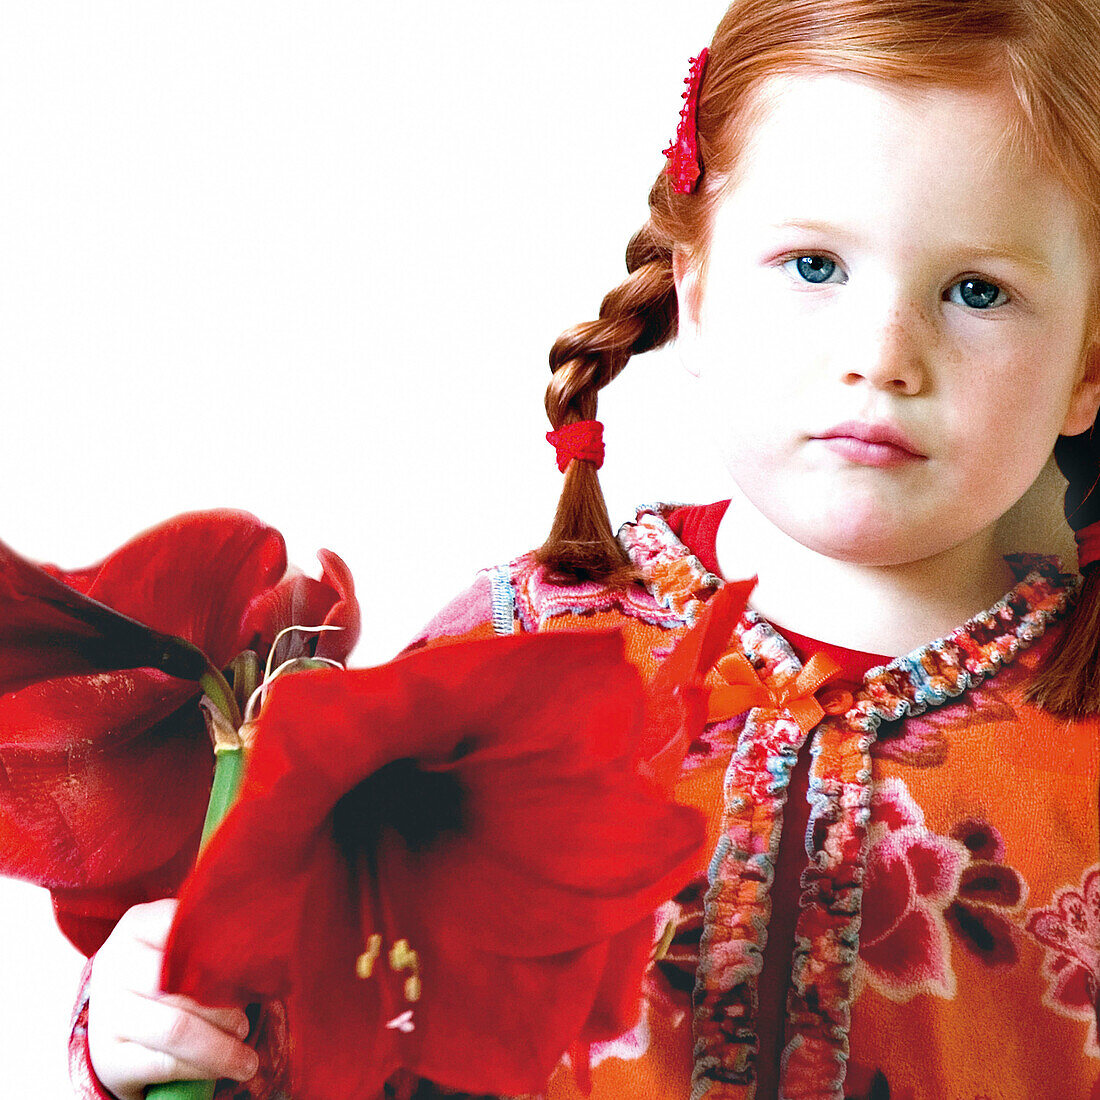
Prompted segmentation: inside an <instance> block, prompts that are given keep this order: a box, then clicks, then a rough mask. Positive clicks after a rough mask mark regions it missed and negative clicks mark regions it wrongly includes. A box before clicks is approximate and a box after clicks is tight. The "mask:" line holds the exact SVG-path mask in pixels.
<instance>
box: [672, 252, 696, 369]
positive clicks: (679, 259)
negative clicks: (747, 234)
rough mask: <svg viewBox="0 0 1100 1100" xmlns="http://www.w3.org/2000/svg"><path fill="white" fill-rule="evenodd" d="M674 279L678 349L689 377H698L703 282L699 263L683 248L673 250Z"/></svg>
mask: <svg viewBox="0 0 1100 1100" xmlns="http://www.w3.org/2000/svg"><path fill="white" fill-rule="evenodd" d="M672 277H673V278H674V279H675V280H676V306H677V311H678V316H679V320H678V322H677V325H678V328H677V335H676V346H677V348H678V349H679V352H680V361H681V362H682V363H683V364H684V369H685V370H686V371H687V372H688V374H691V375H693V376H694V377H696V378H698V377H699V365H698V363H697V361H696V355H695V339H696V337H697V336H698V335H699V313H700V309H701V306H702V301H701V299H702V283H701V280H700V277H699V267H698V264H696V262H695V261H694V260H693V259H692V257H691V256H689V255H688V253H687V252H685V251H684V250H683V249H682V248H679V247H677V248H674V249H673V251H672Z"/></svg>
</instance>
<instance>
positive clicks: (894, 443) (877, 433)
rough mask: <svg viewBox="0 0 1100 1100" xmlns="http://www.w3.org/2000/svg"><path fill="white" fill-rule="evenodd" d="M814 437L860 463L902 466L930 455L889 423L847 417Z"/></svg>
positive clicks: (843, 455)
mask: <svg viewBox="0 0 1100 1100" xmlns="http://www.w3.org/2000/svg"><path fill="white" fill-rule="evenodd" d="M811 439H814V440H817V441H818V442H820V443H823V444H824V445H825V447H826V448H827V449H828V450H830V451H832V452H833V453H834V454H838V455H840V456H841V457H842V458H845V459H847V460H848V461H850V462H854V463H856V464H857V465H860V466H880V467H881V466H900V465H903V464H905V463H909V462H918V461H922V460H924V459H926V458H927V457H928V456H927V455H926V454H924V453H923V452H922V451H921V450H919V449H918V447H917V445H916V444H915V443H913V441H912V440H911V439H910V438H909V437H908V436H907V435H906V434H905V433H904V432H903V431H902V430H901V429H900V428H898V427H896V426H895V425H893V424H888V423H878V424H868V423H865V422H863V421H859V420H847V421H845V422H844V423H843V424H837V425H836V426H835V427H833V428H829V429H828V430H826V431H824V432H820V433H819V434H817V435H814V436H811Z"/></svg>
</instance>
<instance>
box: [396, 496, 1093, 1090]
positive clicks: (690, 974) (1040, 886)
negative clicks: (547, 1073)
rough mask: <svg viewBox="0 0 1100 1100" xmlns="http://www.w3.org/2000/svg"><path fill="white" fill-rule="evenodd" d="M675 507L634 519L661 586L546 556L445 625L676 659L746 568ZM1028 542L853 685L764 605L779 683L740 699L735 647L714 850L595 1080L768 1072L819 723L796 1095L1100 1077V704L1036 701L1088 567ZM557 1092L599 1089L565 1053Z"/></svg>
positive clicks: (641, 1085)
mask: <svg viewBox="0 0 1100 1100" xmlns="http://www.w3.org/2000/svg"><path fill="white" fill-rule="evenodd" d="M670 510H671V509H669V508H667V507H663V506H656V507H653V508H644V509H642V510H640V511H639V513H638V516H637V518H636V520H635V521H634V522H633V523H630V524H627V525H626V526H625V527H624V528H623V529H622V531H621V532H620V540H621V541H622V543H623V545H624V546H625V547H626V548H627V551H628V553H629V554H630V557H631V559H632V561H633V563H634V565H635V566H636V567H637V568H638V570H639V572H640V574H641V576H642V578H643V580H644V586H642V585H639V586H635V587H634V588H632V589H631V590H629V591H627V592H613V591H610V590H608V589H606V588H603V587H601V586H599V585H596V584H587V585H580V586H577V587H572V588H561V587H557V586H554V585H551V584H548V583H547V581H546V579H545V576H544V574H543V572H542V570H541V569H540V568H539V567H537V566H536V565H535V564H534V562H533V560H532V559H531V557H530V556H527V557H523V558H520V559H518V560H516V561H514V562H512V563H511V564H510V565H508V566H505V567H500V568H498V569H496V570H493V571H490V572H489V573H487V574H485V575H484V576H483V577H482V578H481V579H480V580H479V581H478V583H477V584H476V585H475V586H474V588H473V589H471V590H470V592H469V593H467V594H466V595H465V596H464V597H462V598H460V599H459V600H458V601H456V602H455V603H454V604H452V605H451V607H449V608H448V609H446V610H445V611H444V612H442V613H441V614H440V615H439V616H438V617H437V618H436V619H435V620H434V621H433V622H432V623H431V624H429V626H428V628H427V629H426V630H425V632H424V634H423V635H422V636H421V638H420V639H418V644H438V643H439V642H441V641H451V640H454V639H455V638H457V637H478V636H485V635H488V634H490V633H494V632H495V633H511V632H513V631H536V630H537V631H545V630H571V631H579V630H601V629H611V628H615V629H620V630H622V631H623V634H624V635H625V638H626V642H627V652H628V654H629V655H630V657H631V659H632V660H633V661H634V662H635V664H636V665H637V666H638V667H639V669H640V670H641V671H642V673H643V675H645V676H652V675H653V673H654V671H655V670H656V668H657V667H658V665H659V663H660V661H661V660H662V657H663V656H664V655H665V654H667V653H668V652H669V650H670V648H671V647H672V645H673V644H674V642H675V641H676V639H677V638H678V637H679V636H680V634H682V633H683V632H684V630H686V628H687V626H688V625H690V623H692V622H693V621H694V619H695V617H696V616H697V614H698V613H699V611H700V610H701V609H702V608H703V607H704V606H705V604H706V601H707V599H708V598H709V597H710V596H711V595H712V594H713V593H714V592H715V591H717V589H718V588H719V587H720V586H721V584H722V581H721V579H720V578H719V577H717V576H715V575H713V574H711V573H708V572H707V570H706V569H705V568H704V567H703V565H702V564H701V563H700V561H699V560H698V559H697V558H696V557H695V555H694V554H693V553H692V552H691V550H690V549H689V548H688V547H686V546H684V545H683V543H682V542H681V541H680V540H679V538H678V537H677V536H676V535H675V534H674V533H673V531H672V530H671V529H670V527H669V525H668V523H667V522H666V521H665V516H666V515H667V514H668V513H669V511H670ZM1010 564H1011V565H1012V566H1013V568H1014V570H1015V571H1016V572H1017V575H1018V577H1019V583H1018V584H1017V585H1016V587H1014V588H1013V589H1012V590H1011V591H1010V592H1009V593H1008V594H1007V595H1006V596H1005V597H1004V598H1003V599H1002V600H1001V601H999V602H998V603H997V604H996V605H995V606H994V607H992V608H990V609H989V611H987V612H985V613H983V614H981V615H979V616H977V617H976V618H974V619H973V620H971V621H970V622H968V623H966V624H964V625H963V626H960V627H959V628H958V629H957V630H955V631H953V632H952V633H951V634H950V635H948V636H947V637H946V638H942V639H939V640H937V641H935V642H932V643H931V644H929V645H927V646H924V647H923V648H921V649H919V650H917V651H915V652H913V653H910V654H907V655H906V656H903V657H899V658H897V659H895V660H893V661H891V662H890V663H889V664H888V665H886V666H882V667H879V668H875V669H872V670H870V671H869V672H868V673H867V675H866V676H865V677H864V680H863V683H862V684H861V685H859V686H858V689H857V690H855V691H854V692H851V693H845V692H837V691H832V692H830V691H829V690H828V688H825V689H821V690H818V691H816V692H814V691H813V690H812V689H813V688H814V686H815V681H814V680H813V679H812V678H811V679H810V681H809V683H808V684H807V682H806V681H807V674H806V673H803V672H802V666H801V664H800V663H799V661H798V659H797V658H796V657H795V655H794V653H793V651H792V649H791V647H790V646H789V645H788V644H787V642H786V641H785V640H784V638H783V637H781V636H780V635H779V634H778V633H777V632H776V631H775V630H774V629H773V628H772V627H771V626H770V625H769V624H768V623H767V622H765V621H764V620H763V619H761V618H760V617H759V616H757V615H755V614H754V613H751V612H750V613H748V614H746V615H745V617H744V618H743V619H742V621H741V623H740V625H739V627H738V629H737V632H736V640H735V646H734V649H735V650H736V651H738V652H740V653H742V654H743V655H744V656H745V657H747V658H748V663H749V664H751V666H752V673H753V674H754V675H755V677H756V679H757V681H758V685H757V686H756V689H755V690H756V692H757V696H758V698H759V700H760V703H759V705H757V706H755V707H753V708H752V709H751V710H749V711H747V712H746V711H742V713H740V714H736V713H723V708H722V700H723V698H725V697H726V696H729V695H730V688H731V684H730V683H729V682H727V680H726V678H725V677H724V676H723V674H722V673H720V672H719V671H717V670H718V669H719V668H724V667H725V668H727V670H728V671H729V673H730V677H731V679H732V680H733V681H737V680H738V679H740V680H743V679H744V677H745V671H744V668H745V665H744V662H742V661H740V660H737V661H732V662H731V661H719V662H718V665H717V666H716V670H715V671H713V672H712V673H711V677H710V682H711V684H712V688H713V692H712V697H713V699H714V700H715V703H716V705H715V706H714V707H713V708H712V718H714V721H713V723H712V724H711V725H709V726H708V728H707V731H706V734H705V736H704V737H703V738H702V739H701V740H700V741H699V742H698V743H697V744H695V745H694V746H693V747H692V751H691V753H690V755H689V758H688V760H687V762H686V765H685V769H684V773H683V776H682V779H681V782H680V785H679V787H678V797H679V798H680V799H681V801H684V802H687V803H691V804H694V805H697V806H699V807H701V808H702V809H703V810H704V811H705V812H706V813H707V815H708V818H709V822H710V836H709V842H708V852H709V857H708V859H707V862H706V865H705V866H700V868H699V875H698V878H697V880H696V881H695V882H693V883H692V884H691V885H689V887H688V888H686V889H685V890H684V891H683V892H682V893H681V894H680V895H679V896H678V897H676V898H674V899H672V901H670V903H669V904H668V905H667V906H666V907H665V908H664V910H663V911H662V912H661V913H659V914H658V915H657V920H656V922H655V940H659V941H660V943H659V946H658V947H657V949H656V951H655V954H656V955H658V956H659V957H658V958H657V961H655V963H654V965H653V967H652V969H651V972H650V975H649V978H648V980H647V986H646V990H645V1003H644V1005H643V1011H642V1015H641V1017H640V1019H639V1020H638V1023H637V1025H636V1026H635V1027H634V1029H633V1030H632V1031H631V1032H629V1033H627V1034H626V1035H623V1036H621V1037H620V1038H618V1039H616V1040H614V1041H612V1042H609V1043H606V1044H603V1045H601V1046H598V1047H596V1048H594V1049H593V1051H592V1063H593V1068H592V1090H591V1093H590V1094H588V1095H589V1097H590V1100H632V1098H637V1100H664V1098H666V1097H667V1098H675V1100H689V1098H690V1100H703V1098H706V1100H734V1098H736V1100H748V1098H750V1097H754V1096H755V1095H756V1078H757V1066H756V1036H757V1027H758V1021H757V1018H756V1011H757V996H756V994H757V978H758V975H759V973H760V969H761V964H762V959H763V949H764V943H765V940H766V936H767V929H768V923H769V920H770V917H771V908H770V901H769V889H770V886H771V884H772V879H773V872H774V869H775V864H776V860H777V856H778V849H779V839H780V833H781V828H782V818H783V809H784V803H785V800H786V793H787V784H788V780H789V777H790V773H791V769H792V766H793V763H794V760H795V759H796V756H797V753H798V751H799V748H800V747H802V746H803V745H808V746H809V749H810V751H811V753H812V765H811V771H810V783H809V794H808V799H809V803H810V808H809V813H810V822H809V828H808V829H807V832H806V845H805V846H806V854H805V858H804V870H803V872H802V878H801V897H800V900H799V913H798V916H797V923H796V928H795V940H794V951H793V954H792V957H791V959H790V989H789V994H788V998H787V1005H786V1019H785V1021H783V1024H784V1030H785V1038H784V1042H783V1044H782V1054H781V1059H780V1066H779V1079H780V1085H779V1095H780V1096H782V1097H785V1098H789V1100H842V1098H844V1100H847V1098H851V1100H872V1098H873V1100H880V1098H883V1100H884V1098H886V1097H890V1098H891V1100H994V1098H996V1100H1045V1098H1049V1100H1055V1098H1057V1100H1070V1098H1072V1100H1077V1098H1081V1100H1100V1045H1098V1042H1097V993H1098V989H1100V821H1098V818H1100V815H1098V795H1100V722H1097V721H1095V720H1087V721H1085V720H1082V721H1077V722H1069V721H1066V720H1064V719H1060V718H1056V717H1054V716H1052V715H1050V714H1048V713H1046V712H1045V711H1042V710H1040V709H1038V708H1037V707H1035V706H1034V705H1032V704H1030V703H1028V702H1026V701H1025V698H1024V689H1025V688H1026V686H1027V684H1028V682H1029V679H1030V678H1031V676H1032V675H1033V673H1034V670H1035V669H1036V668H1037V667H1038V665H1039V664H1040V663H1041V662H1042V660H1043V657H1044V654H1045V653H1046V652H1047V651H1048V650H1049V648H1050V646H1051V644H1052V642H1053V641H1054V638H1055V636H1056V634H1057V632H1058V630H1059V629H1060V627H1059V626H1058V625H1057V621H1058V620H1059V618H1060V617H1061V616H1062V615H1063V613H1064V610H1065V607H1066V604H1067V600H1068V598H1069V596H1070V595H1071V593H1072V590H1073V586H1074V584H1075V578H1073V577H1069V576H1065V575H1063V574H1061V573H1059V571H1058V569H1057V566H1056V564H1055V563H1054V562H1052V561H1050V560H1048V559H1041V558H1036V557H1024V556H1021V557H1020V558H1015V559H1010ZM732 686H733V687H743V686H744V685H743V683H742V684H738V683H734V684H733V685H732ZM815 703H816V704H817V705H816V706H814V704H815ZM838 704H839V705H838ZM727 710H728V708H727ZM662 933H664V935H663V937H662ZM545 1095H546V1097H547V1100H580V1098H581V1097H582V1096H584V1095H585V1093H583V1092H582V1091H581V1089H580V1088H579V1086H578V1084H577V1081H576V1077H575V1075H574V1074H573V1073H572V1072H571V1070H570V1068H569V1067H568V1065H567V1064H563V1065H562V1066H561V1067H559V1070H558V1071H557V1072H556V1073H555V1075H554V1077H553V1079H552V1080H551V1082H550V1085H549V1088H548V1090H547V1093H546V1094H545ZM773 1096H774V1093H773ZM761 1100H772V1097H767V1098H761Z"/></svg>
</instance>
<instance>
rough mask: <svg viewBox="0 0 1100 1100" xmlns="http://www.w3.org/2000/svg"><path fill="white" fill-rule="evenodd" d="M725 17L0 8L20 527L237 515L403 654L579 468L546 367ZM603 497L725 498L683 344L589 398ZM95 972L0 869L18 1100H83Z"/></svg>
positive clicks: (97, 553) (13, 463) (6, 319)
mask: <svg viewBox="0 0 1100 1100" xmlns="http://www.w3.org/2000/svg"><path fill="white" fill-rule="evenodd" d="M723 7H724V5H723V4H722V3H721V2H720V0H680V2H679V3H677V4H675V5H672V4H669V3H668V2H667V0H602V2H601V0H554V2H553V3H546V2H545V0H543V2H541V3H537V4H536V3H533V2H530V0H491V2H490V0H482V2H480V3H477V4H456V3H449V2H446V0H427V2H426V0H420V2H416V0H402V2H401V3H394V2H388V3H379V2H376V0H359V2H350V0H337V2H323V0H322V2H318V0H313V2H310V3H306V2H305V0H300V2H298V3H294V4H288V3H279V2H271V0H265V2H263V3H259V2H233V3H228V4H227V3H224V2H216V3H215V2H207V0H199V2H196V0H188V2H186V3H184V2H182V0H177V2H175V3H171V4H169V3H164V2H156V0H134V2H132V3H120V2H116V0H97V2H96V3H94V4H89V3H86V2H80V3H76V2H73V3H52V2H48V0H4V3H3V5H2V7H0V371H2V378H3V399H2V405H0V469H2V470H3V477H4V481H3V501H2V504H0V538H2V539H3V540H4V541H6V542H8V543H9V544H10V545H12V546H13V547H15V548H16V549H17V550H19V551H21V552H22V553H24V554H26V555H28V556H30V557H32V558H35V559H39V560H49V561H54V562H57V563H59V564H62V565H65V566H74V567H75V566H80V565H86V564H90V563H91V562H93V561H96V560H98V559H99V558H100V557H102V556H103V555H104V554H105V553H107V552H108V551H109V550H111V549H112V548H113V547H115V546H117V545H118V544H120V543H121V542H123V541H125V540H126V539H127V538H129V537H130V536H131V535H133V534H135V533H136V532H138V531H139V530H142V529H143V528H145V527H147V526H149V525H150V524H152V523H155V522H157V521H159V520H161V519H164V518H166V517H168V516H170V515H172V514H174V513H176V512H179V511H183V510H186V509H192V508H205V507H213V506H233V507H238V508H244V509H248V510H250V511H252V512H254V513H256V514H257V515H259V516H260V517H261V518H263V519H264V520H266V521H267V522H269V523H271V524H273V525H275V526H276V527H278V528H279V529H280V530H281V531H282V532H283V533H284V534H285V536H286V539H287V542H288V545H289V548H290V553H291V557H292V560H294V561H296V562H298V563H299V564H301V565H302V566H303V567H306V568H311V567H313V566H314V564H315V563H314V558H313V555H314V552H315V551H316V549H317V548H318V547H320V546H327V547H331V548H332V549H334V550H336V551H337V552H338V553H339V554H341V555H342V556H343V557H344V558H345V559H346V560H347V561H348V563H349V564H350V566H351V568H352V570H353V572H354V574H355V576H356V578H357V582H358V587H359V594H360V597H361V599H362V603H363V613H364V638H363V641H362V644H361V645H360V647H359V650H358V652H357V654H356V663H359V664H371V663H377V662H379V661H382V660H385V659H386V658H387V657H389V656H390V655H392V653H393V652H395V651H396V650H397V649H398V648H400V647H401V646H402V645H403V644H404V643H405V642H406V641H407V640H408V638H409V637H410V636H411V635H412V634H413V633H414V632H415V631H416V630H417V628H418V627H419V626H420V625H421V624H422V623H423V622H424V621H425V620H427V619H428V618H429V617H430V616H431V614H433V613H434V611H435V610H436V609H437V608H438V607H440V606H441V605H442V604H443V603H445V602H446V601H447V600H448V599H450V597H451V596H452V595H454V594H455V593H457V592H458V591H460V590H461V589H462V588H464V587H465V586H466V585H467V584H468V583H469V582H470V580H471V579H472V577H473V574H474V572H475V571H476V570H477V569H478V568H479V567H481V566H484V565H487V564H491V563H494V562H498V561H503V560H506V559H508V558H510V557H512V556H514V555H515V554H518V553H521V552H523V551H525V550H528V549H530V548H531V547H532V546H534V545H537V544H538V543H539V542H541V541H542V539H543V537H544V535H545V533H546V529H547V526H548V523H549V520H550V516H551V515H552V511H553V506H554V502H555V500H556V495H557V491H558V488H559V485H560V475H559V474H558V472H557V469H556V467H555V465H554V460H553V451H552V449H551V448H550V446H549V445H548V444H547V443H546V442H545V440H544V439H543V433H544V432H545V431H546V430H547V427H548V425H547V424H546V422H545V416H544V413H543V411H542V394H543V390H544V388H545V385H546V381H547V379H548V377H549V371H548V369H547V366H546V353H547V351H548V349H549V346H550V344H551V342H552V341H553V339H554V338H555V336H556V335H557V334H558V332H559V331H560V330H561V329H563V328H564V327H566V326H567V325H570V324H573V323H576V322H578V321H581V320H585V319H588V318H590V317H592V316H594V315H595V313H596V311H597V309H598V307H599V301H600V298H601V297H602V296H603V294H604V293H605V292H606V291H607V290H609V289H610V288H611V287H612V286H613V285H615V283H617V282H618V281H619V280H620V278H621V277H622V275H623V274H624V268H623V260H622V257H623V252H624V249H625V247H626V242H627V240H628V238H629V237H630V235H631V233H632V232H633V231H634V230H635V229H636V228H637V227H638V225H640V224H641V222H642V221H643V220H644V217H645V211H646V207H645V197H646V194H647V192H648V189H649V185H650V183H651V181H652V179H653V177H654V175H655V174H656V172H657V171H658V170H659V169H660V167H661V165H662V163H663V158H662V156H661V149H662V148H663V146H664V145H665V144H667V142H668V141H669V139H670V138H671V136H672V134H673V131H674V130H675V125H676V119H677V114H678V111H679V107H680V98H679V93H680V91H681V83H680V82H681V80H682V78H683V76H684V74H685V73H686V71H687V61H688V57H689V56H690V55H692V54H694V53H696V52H698V49H699V48H700V47H701V46H703V45H705V44H706V43H707V41H708V40H709V38H710V35H711V33H712V30H713V26H714V24H715V23H716V22H717V20H718V18H719V17H720V15H721V12H722V10H723ZM601 415H602V418H603V419H604V420H605V422H606V424H607V445H608V460H607V464H606V466H605V468H604V481H605V487H606V489H607V495H608V499H609V504H610V508H611V511H612V514H613V516H614V517H616V518H617V519H622V518H626V516H627V514H628V512H629V510H630V509H631V508H632V506H633V505H634V504H635V503H639V502H643V501H648V500H651V499H656V498H673V499H684V500H686V499H695V500H703V499H716V498H718V497H719V496H721V495H722V490H723V479H722V477H721V474H720V472H719V471H716V470H713V469H712V468H711V467H712V466H713V462H712V461H711V460H710V458H709V457H708V456H707V454H706V452H705V451H700V444H699V442H698V439H697V435H698V433H697V432H696V431H695V430H694V424H695V423H696V420H697V417H696V415H695V413H694V412H693V409H692V407H691V392H690V389H689V388H688V385H687V379H686V376H685V375H684V374H683V372H682V371H681V370H680V368H679V365H678V363H677V361H676V358H675V353H674V352H672V353H666V352H662V353H657V354H654V355H650V356H646V357H643V358H641V359H639V360H638V361H637V362H636V363H635V364H633V365H631V368H630V369H629V370H628V371H627V372H626V373H625V374H624V375H623V376H622V378H621V379H619V380H618V381H617V382H616V383H615V384H614V386H612V387H611V388H610V390H608V391H607V396H606V399H604V400H602V401H601ZM79 965H80V960H79V958H78V957H77V955H76V953H75V952H74V951H72V949H71V948H68V946H67V945H66V944H65V942H64V941H63V940H62V939H61V937H60V936H59V934H58V933H57V932H56V931H55V929H54V927H53V924H52V918H51V916H50V913H49V908H48V899H47V896H46V895H45V893H44V892H42V891H40V890H37V889H34V888H31V887H27V886H24V885H22V884H18V883H13V882H10V881H5V880H0V1096H4V1097H8V1096H11V1097H15V1096H28V1097H32V1096H33V1097H35V1100H53V1098H55V1097H56V1098H59V1100H60V1098H62V1097H66V1096H68V1095H70V1090H69V1085H68V1081H67V1074H66V1071H65V1065H64V1064H65V1052H64V1050H65V1038H66V1036H67V1034H68V1015H69V1009H70V1005H71V1001H72V994H73V989H74V986H75V982H76V977H77V973H78V970H79Z"/></svg>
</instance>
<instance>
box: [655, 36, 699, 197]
mask: <svg viewBox="0 0 1100 1100" xmlns="http://www.w3.org/2000/svg"><path fill="white" fill-rule="evenodd" d="M709 53H710V51H709V50H708V49H707V48H706V47H704V48H703V49H701V50H700V51H699V56H698V57H693V58H692V59H691V69H690V70H689V72H688V75H687V76H686V77H684V83H685V84H686V85H687V91H686V92H684V93H683V94H682V95H681V97H680V98H681V99H683V101H684V105H683V107H681V108H680V124H679V125H678V126H677V127H676V137H675V139H674V140H673V142H672V144H671V145H670V146H669V147H668V148H667V149H665V150H664V154H665V156H666V157H668V165H667V167H666V169H665V171H667V172H668V174H669V175H670V176H671V177H672V190H673V191H675V192H677V193H678V194H680V195H687V194H689V193H690V192H692V191H694V190H695V184H696V182H697V181H698V179H699V176H700V174H701V172H702V169H701V168H700V167H699V144H698V130H697V126H696V111H697V109H698V106H699V86H700V85H701V84H702V83H703V69H704V68H705V67H706V64H707V55H708V54H709Z"/></svg>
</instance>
